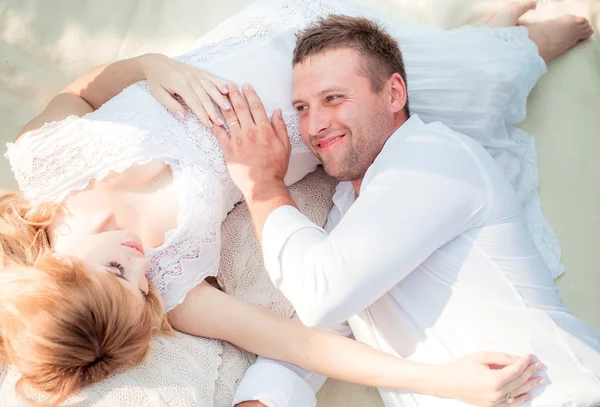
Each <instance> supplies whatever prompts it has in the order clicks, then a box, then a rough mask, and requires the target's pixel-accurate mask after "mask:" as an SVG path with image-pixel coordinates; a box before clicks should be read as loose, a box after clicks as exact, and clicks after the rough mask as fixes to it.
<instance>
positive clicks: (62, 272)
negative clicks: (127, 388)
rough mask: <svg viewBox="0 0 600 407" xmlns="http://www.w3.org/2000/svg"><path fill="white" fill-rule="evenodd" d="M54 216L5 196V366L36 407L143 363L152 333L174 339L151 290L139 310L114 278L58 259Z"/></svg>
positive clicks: (1, 318) (1, 276)
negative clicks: (50, 233)
mask: <svg viewBox="0 0 600 407" xmlns="http://www.w3.org/2000/svg"><path fill="white" fill-rule="evenodd" d="M56 209H57V206H56V205H42V206H38V207H34V206H32V205H30V204H28V203H27V202H26V201H25V199H23V197H22V196H21V195H20V194H16V193H10V194H6V195H4V196H2V197H0V211H1V212H0V215H1V218H2V224H1V230H0V235H1V237H0V240H1V249H2V253H1V254H2V265H3V267H2V270H0V362H6V363H9V364H12V365H14V366H15V367H16V368H17V370H18V371H19V372H20V373H21V378H20V380H19V381H18V382H17V388H16V391H17V393H18V395H19V396H20V397H21V398H22V399H23V400H24V401H25V402H27V403H30V404H33V405H38V406H57V405H59V404H61V403H62V402H64V401H65V400H66V399H67V398H69V397H70V396H72V395H74V394H76V393H78V392H79V391H80V390H82V389H83V388H84V387H86V386H88V385H90V384H93V383H96V382H98V381H101V380H103V379H105V378H106V377H108V376H109V375H111V374H113V373H116V372H118V371H121V370H124V369H127V368H130V367H133V366H135V365H137V364H139V363H141V362H142V361H143V360H144V359H145V358H146V356H147V355H148V352H149V350H150V342H151V340H152V335H153V334H155V333H163V334H171V333H172V329H171V327H170V325H169V324H168V322H167V318H166V315H165V313H164V308H163V304H162V299H161V297H160V295H159V294H158V292H157V290H156V289H155V287H154V286H153V285H152V284H150V290H149V293H148V298H147V299H146V303H145V304H142V303H141V302H140V299H139V298H138V297H137V296H135V295H134V294H133V293H132V292H130V291H129V290H127V289H126V288H125V287H124V286H123V285H122V284H121V283H120V282H119V281H118V279H117V278H116V277H115V276H114V275H111V274H110V273H94V272H90V271H89V270H88V269H87V268H86V266H85V265H84V264H83V262H81V261H80V260H78V259H76V258H67V259H57V258H55V257H54V256H53V254H52V252H51V250H50V245H49V242H48V237H47V234H46V228H47V226H48V225H49V224H50V222H51V220H52V217H53V216H54V213H55V211H56ZM30 390H37V391H40V392H42V393H44V395H45V396H46V397H45V398H44V401H42V402H36V401H34V400H32V399H31V398H30V397H28V396H27V394H29V391H30Z"/></svg>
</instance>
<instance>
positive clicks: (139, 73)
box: [61, 56, 145, 110]
mask: <svg viewBox="0 0 600 407" xmlns="http://www.w3.org/2000/svg"><path fill="white" fill-rule="evenodd" d="M142 62H143V56H142V57H135V58H130V59H124V60H122V61H117V62H113V63H110V64H104V65H100V66H97V67H95V68H92V69H90V70H89V71H87V72H86V73H84V74H83V75H81V76H80V77H78V78H77V79H75V81H73V82H72V83H71V84H70V85H68V86H67V87H66V88H65V89H63V90H62V91H61V93H63V92H69V93H73V94H76V95H78V96H80V97H81V98H82V99H83V100H85V101H86V102H87V103H88V104H89V105H90V106H91V107H92V109H94V110H97V109H98V108H99V107H100V106H102V105H103V104H104V103H106V102H107V101H109V100H110V99H112V98H113V97H115V96H116V95H117V94H119V93H120V92H121V91H122V90H123V89H125V88H126V87H128V86H129V85H132V84H134V83H136V82H139V81H141V80H144V79H145V75H144V72H143V70H142Z"/></svg>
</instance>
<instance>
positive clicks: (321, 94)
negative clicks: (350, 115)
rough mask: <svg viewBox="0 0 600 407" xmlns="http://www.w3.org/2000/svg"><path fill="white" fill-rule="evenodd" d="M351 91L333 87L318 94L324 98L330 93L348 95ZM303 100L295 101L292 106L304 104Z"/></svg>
mask: <svg viewBox="0 0 600 407" xmlns="http://www.w3.org/2000/svg"><path fill="white" fill-rule="evenodd" d="M348 91H349V89H348V88H342V87H339V86H333V87H331V88H327V89H323V90H322V91H320V92H319V93H317V95H318V96H323V95H326V94H328V93H335V92H341V93H347V92H348ZM302 102H303V101H302V99H294V100H293V101H292V105H295V104H297V103H302Z"/></svg>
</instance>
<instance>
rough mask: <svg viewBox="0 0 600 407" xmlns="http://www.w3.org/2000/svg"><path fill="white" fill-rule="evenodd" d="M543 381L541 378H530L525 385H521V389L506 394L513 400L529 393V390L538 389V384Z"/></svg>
mask: <svg viewBox="0 0 600 407" xmlns="http://www.w3.org/2000/svg"><path fill="white" fill-rule="evenodd" d="M543 380H544V378H543V377H534V378H531V379H529V380H527V381H526V382H525V383H523V385H522V386H521V387H519V388H517V389H515V390H513V391H509V392H508V394H510V395H511V396H513V397H514V398H517V397H519V396H522V395H524V394H527V393H529V392H530V391H531V390H533V389H535V388H536V387H538V386H539V385H540V383H542V381H543Z"/></svg>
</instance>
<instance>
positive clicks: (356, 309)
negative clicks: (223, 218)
mask: <svg viewBox="0 0 600 407" xmlns="http://www.w3.org/2000/svg"><path fill="white" fill-rule="evenodd" d="M354 198H355V197H354V194H353V193H351V189H350V187H349V186H348V184H347V183H346V184H341V185H340V186H339V188H338V191H337V192H336V196H335V197H334V201H335V208H334V209H333V211H332V213H331V215H330V218H329V223H328V229H330V233H329V234H328V233H327V232H326V231H325V230H323V229H321V228H319V227H317V226H316V225H314V224H313V223H312V222H311V221H310V220H308V219H307V218H306V217H305V216H304V215H302V214H301V213H300V212H299V211H298V210H297V209H295V208H293V207H290V206H286V207H281V208H278V209H277V210H275V211H274V212H273V213H272V214H271V215H270V216H269V218H268V219H267V222H266V224H265V226H264V230H263V248H264V257H265V265H266V268H267V271H268V273H269V275H270V277H271V279H272V281H273V282H274V283H275V284H276V285H277V287H278V288H279V289H281V290H282V291H283V293H284V294H285V295H286V297H287V298H288V299H289V300H290V301H291V302H292V304H293V305H294V307H295V308H296V312H297V313H298V315H299V317H300V319H301V320H302V322H304V323H305V324H307V325H310V326H321V327H322V326H327V325H331V324H337V323H340V322H342V321H344V320H348V323H349V325H350V327H351V328H352V332H353V333H354V336H355V337H356V339H357V340H359V341H361V342H365V343H367V344H369V345H371V346H373V347H375V348H378V349H381V350H383V351H385V352H388V353H390V354H393V355H398V356H400V357H403V358H407V359H410V360H413V361H419V362H426V363H443V362H447V361H451V360H453V359H455V358H457V357H460V356H464V355H467V354H470V353H473V352H476V351H479V350H487V351H499V352H508V353H511V354H515V355H521V354H525V353H532V354H534V355H535V356H537V357H538V358H539V359H540V360H541V361H542V362H543V363H544V364H545V366H546V367H547V369H546V370H543V371H542V372H541V373H540V374H542V375H543V376H545V378H546V382H547V383H549V384H548V385H547V386H546V387H545V388H544V387H541V388H539V389H538V390H536V391H534V392H533V393H532V394H533V395H534V396H537V397H535V399H534V401H533V402H532V403H531V405H532V406H558V405H562V404H563V403H568V402H569V403H573V402H576V404H575V405H586V406H587V405H592V404H594V403H597V402H600V337H599V336H598V335H597V334H596V333H595V332H594V331H593V330H592V329H591V328H590V327H589V326H588V325H586V324H585V323H583V322H582V321H580V320H578V319H577V318H575V317H574V316H572V315H570V314H569V313H568V311H567V309H566V308H565V306H564V305H563V303H562V302H561V300H560V298H559V295H558V292H557V289H556V287H555V285H554V282H553V280H552V278H551V276H550V272H549V270H548V268H547V266H546V265H545V263H544V261H543V260H542V258H541V257H540V255H539V252H538V250H537V249H536V248H535V246H534V243H533V241H532V239H531V237H530V233H529V232H528V230H527V227H526V225H525V222H524V220H523V215H522V213H521V212H522V211H521V208H520V205H519V203H518V201H517V198H516V196H515V193H514V190H513V189H512V187H511V186H510V184H509V183H508V182H507V180H506V179H505V177H504V175H503V174H502V173H501V171H500V169H499V168H498V167H497V165H496V163H495V162H494V161H493V159H492V158H491V157H490V156H489V155H488V154H487V153H486V151H485V150H484V149H483V148H482V147H481V146H480V145H479V144H478V143H477V142H475V141H473V140H472V139H470V138H468V137H466V136H464V135H461V134H459V133H456V132H453V131H452V130H450V129H449V128H447V127H446V126H444V125H442V124H441V123H431V124H427V125H426V124H424V123H423V122H422V121H421V120H420V119H419V117H417V116H416V115H413V116H412V117H411V118H410V119H409V120H408V121H407V122H406V123H405V124H404V125H402V126H401V127H400V128H399V129H398V130H397V131H396V132H395V133H394V134H393V135H392V136H391V137H390V139H389V140H388V142H387V143H386V144H385V146H384V148H383V150H382V152H381V153H380V154H379V156H378V157H377V158H376V160H375V162H374V163H373V164H372V166H371V167H370V168H369V170H368V171H367V173H366V175H365V177H364V181H363V183H362V186H361V189H360V196H359V197H358V198H357V199H356V200H355V201H354V202H353V200H354ZM272 365H273V364H272V363H265V361H262V362H261V363H259V364H258V365H255V366H254V367H253V368H252V369H251V370H250V371H249V373H248V375H247V378H246V381H247V383H246V384H244V383H242V386H241V388H240V392H239V393H238V397H236V400H238V401H237V402H239V400H243V399H246V400H247V399H251V398H253V397H257V396H256V392H262V394H265V395H266V394H270V396H265V397H264V398H263V399H264V400H267V399H269V397H271V396H273V394H276V393H277V392H275V391H269V390H268V388H269V387H268V386H270V384H269V380H272V379H271V376H272V375H271V374H268V375H266V374H265V371H264V370H263V371H262V372H261V370H262V369H263V368H265V369H269V368H270V366H272ZM282 366H285V364H283V365H282ZM282 366H279V368H281V367H282ZM296 373H298V374H300V375H303V374H302V373H301V372H298V371H296ZM294 376H295V377H294ZM283 377H284V374H283V373H280V374H278V380H283ZM286 377H287V379H288V383H287V384H286V385H285V386H287V390H286V391H287V392H288V394H289V392H296V393H298V394H303V396H302V397H300V396H294V397H289V399H288V400H287V401H285V403H282V402H281V400H280V399H277V398H276V397H271V398H270V399H269V400H268V401H269V403H271V404H269V405H270V406H273V407H274V406H280V405H281V406H284V405H285V406H298V407H300V406H307V405H309V404H306V403H307V402H306V400H308V398H309V397H308V396H307V395H306V393H307V392H309V391H311V390H310V389H311V387H310V386H308V385H306V384H304V385H303V384H301V383H300V382H298V381H296V379H297V378H299V377H300V376H299V375H297V374H295V373H294V374H292V373H290V374H289V376H286ZM249 383H252V385H251V386H250V385H249ZM259 383H262V384H259ZM281 386H282V384H281V383H279V384H277V385H272V389H273V390H275V389H276V390H277V391H279V392H280V393H281V390H282V389H283V388H282V387H281ZM246 387H252V388H253V389H252V392H254V394H250V393H249V392H247V391H246V390H244V389H245V388H246ZM261 387H262V389H261ZM283 393H285V392H283ZM380 394H381V396H382V398H383V400H384V402H385V404H386V406H459V405H463V404H462V403H459V402H457V401H453V400H446V399H444V400H442V399H438V398H434V397H429V396H424V395H419V394H411V393H407V392H403V391H398V390H388V389H380ZM245 397H248V398H245ZM311 400H313V399H311ZM313 403H314V402H313ZM267 404H268V403H267ZM569 405H573V404H569Z"/></svg>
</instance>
